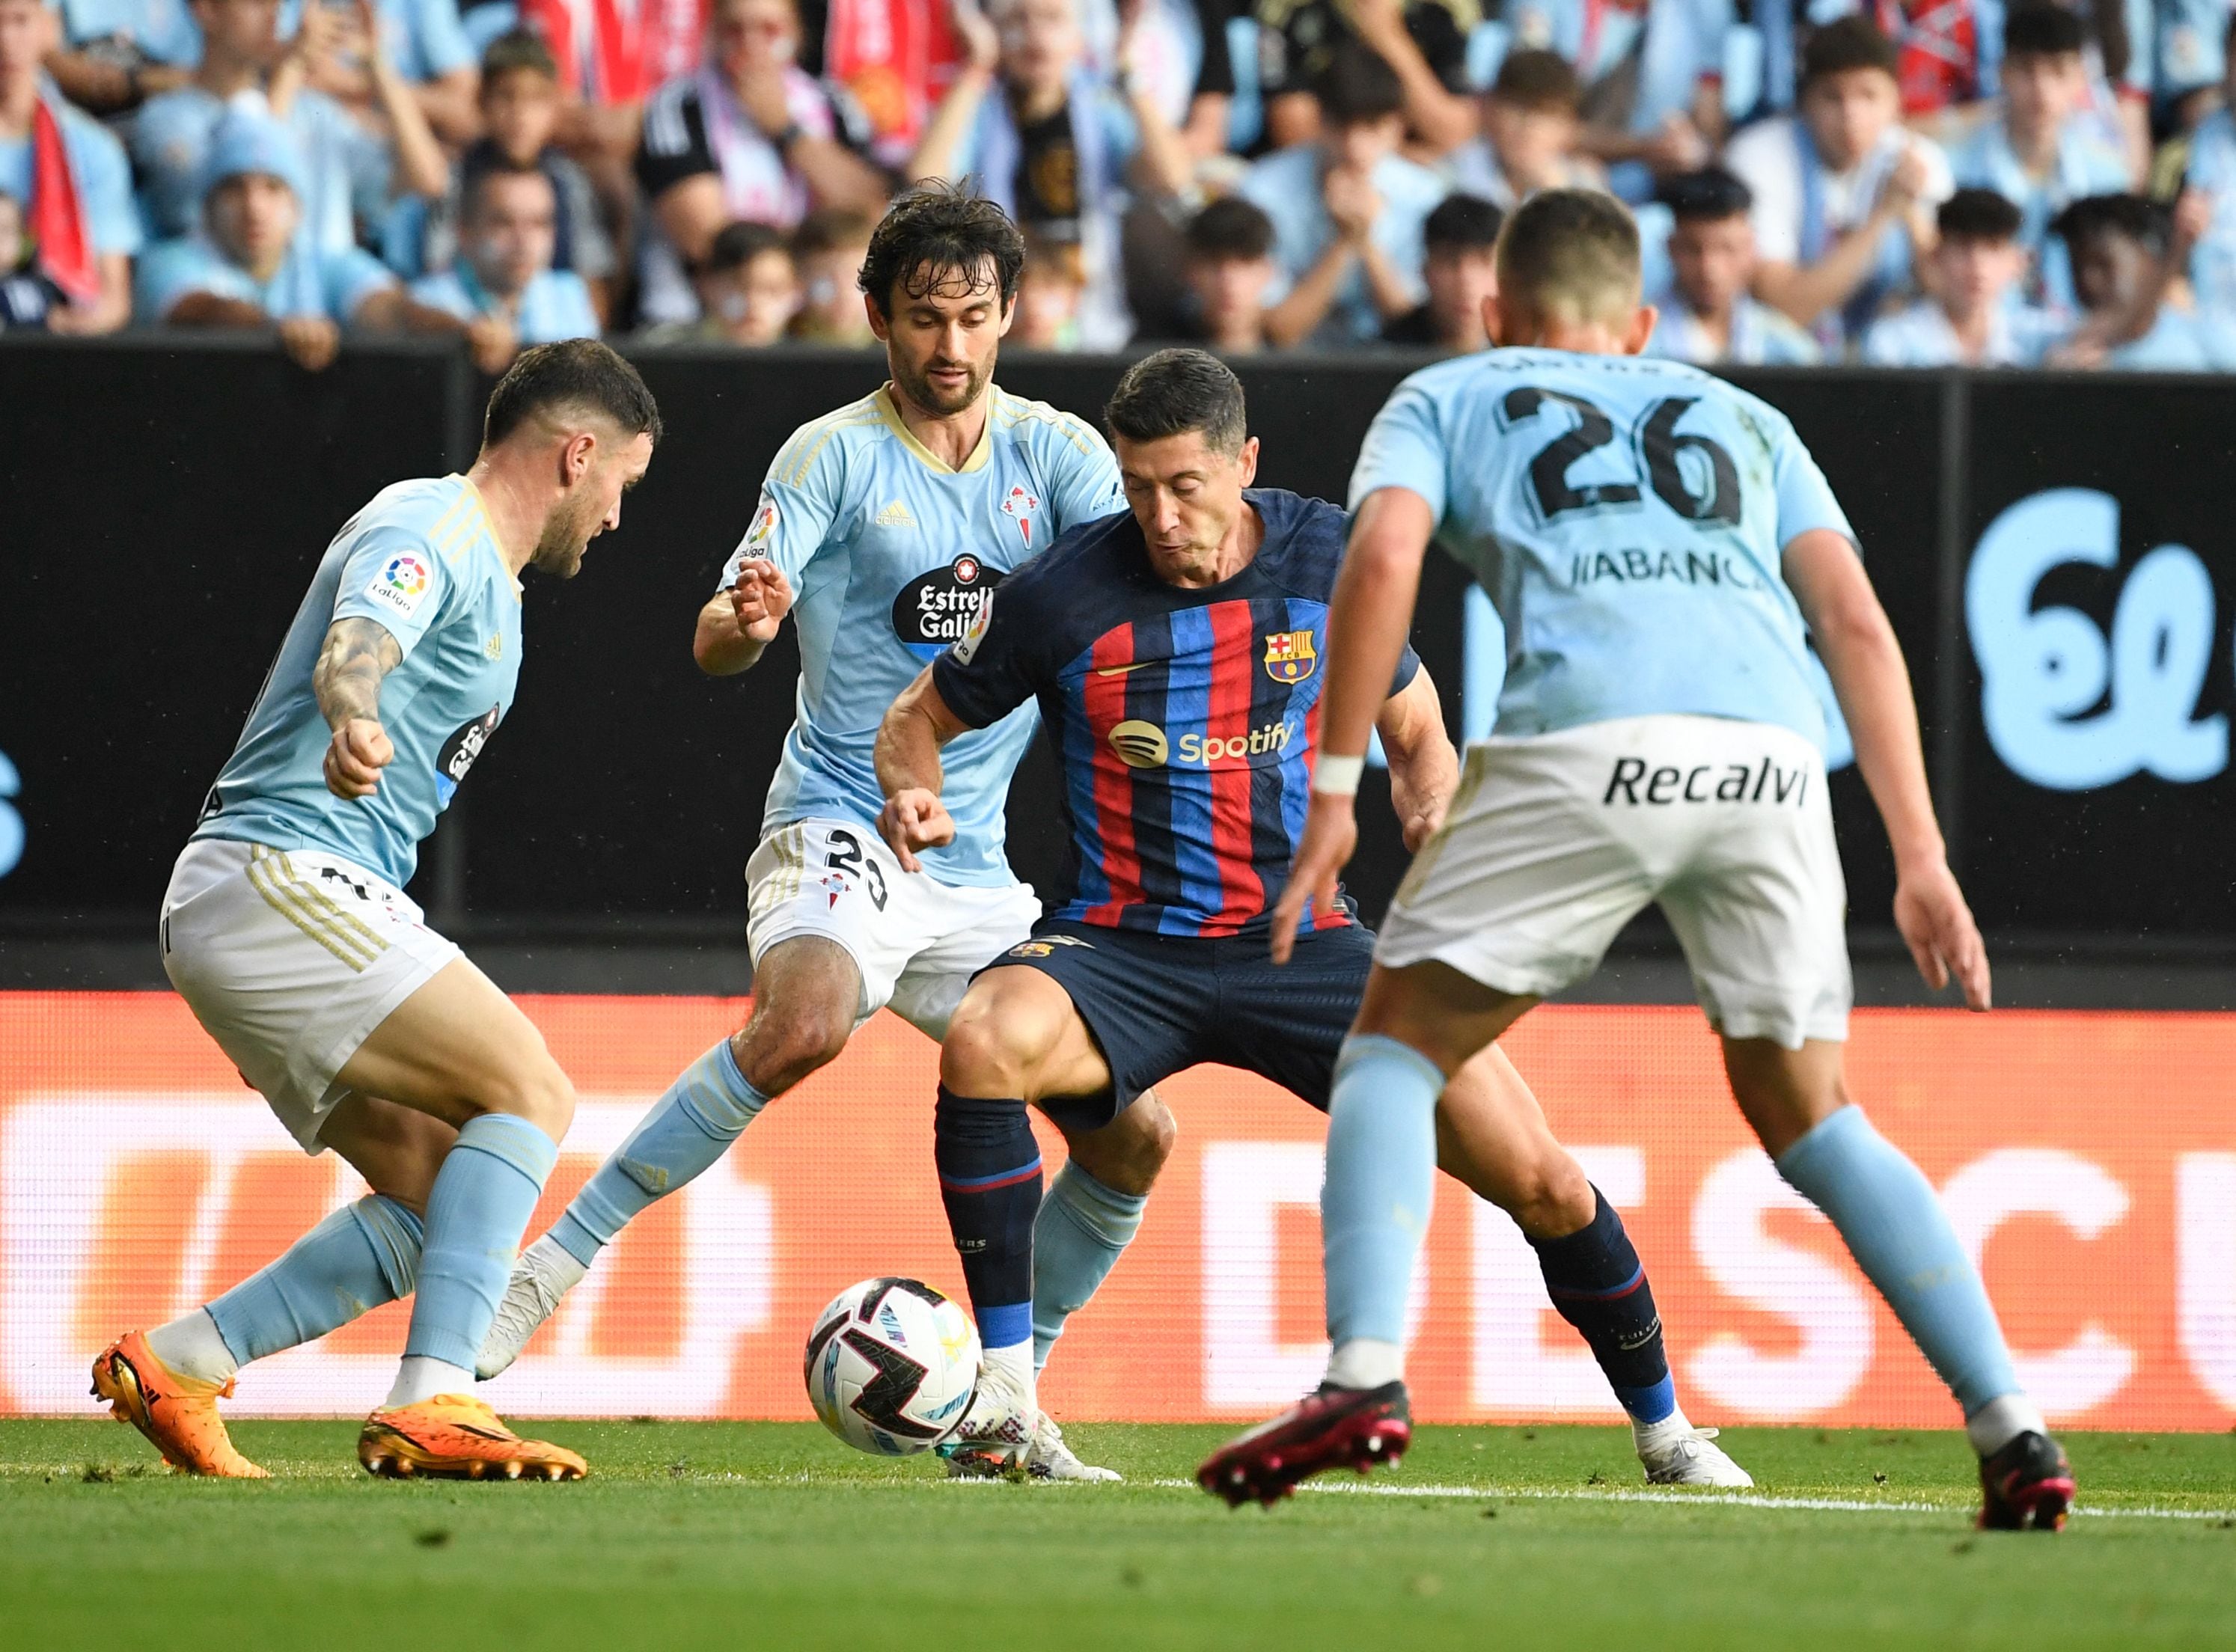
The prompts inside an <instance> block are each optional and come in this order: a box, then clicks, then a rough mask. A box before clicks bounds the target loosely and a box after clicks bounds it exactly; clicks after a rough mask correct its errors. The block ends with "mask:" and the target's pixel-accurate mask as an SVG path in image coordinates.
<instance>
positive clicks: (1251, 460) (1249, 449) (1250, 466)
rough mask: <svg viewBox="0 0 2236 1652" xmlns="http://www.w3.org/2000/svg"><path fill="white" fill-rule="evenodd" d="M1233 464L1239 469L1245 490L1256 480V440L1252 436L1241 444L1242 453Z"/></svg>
mask: <svg viewBox="0 0 2236 1652" xmlns="http://www.w3.org/2000/svg"><path fill="white" fill-rule="evenodd" d="M1235 462H1236V463H1237V464H1238V465H1240V467H1241V470H1242V485H1243V486H1244V487H1246V488H1247V487H1248V486H1249V485H1250V484H1251V483H1252V482H1255V481H1257V480H1258V438H1257V437H1256V436H1252V437H1251V438H1250V439H1249V440H1247V441H1246V442H1245V443H1243V444H1242V451H1241V452H1240V454H1239V455H1237V456H1236V461H1235Z"/></svg>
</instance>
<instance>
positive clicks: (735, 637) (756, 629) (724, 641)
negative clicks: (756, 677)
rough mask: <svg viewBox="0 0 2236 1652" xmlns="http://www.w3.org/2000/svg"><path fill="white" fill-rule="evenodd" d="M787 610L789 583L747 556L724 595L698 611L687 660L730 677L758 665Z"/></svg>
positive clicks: (789, 608) (774, 568) (781, 572)
mask: <svg viewBox="0 0 2236 1652" xmlns="http://www.w3.org/2000/svg"><path fill="white" fill-rule="evenodd" d="M791 612H792V581H791V580H787V579H786V578H785V577H784V570H783V569H782V568H780V567H777V565H776V564H775V563H773V562H772V561H769V560H768V559H767V558H766V557H765V556H754V557H748V558H747V559H746V561H744V562H742V563H741V564H740V565H739V567H738V577H737V579H736V580H734V581H733V583H732V585H731V587H730V588H729V589H728V590H727V591H720V592H717V593H715V595H714V600H713V601H711V602H709V603H708V604H707V606H705V607H703V608H701V609H700V610H699V626H698V629H697V630H696V631H695V632H694V633H693V635H692V639H691V657H692V658H693V659H695V660H697V661H698V662H699V669H700V671H702V672H706V673H707V676H709V677H734V676H735V675H737V673H738V672H741V671H750V670H752V669H753V667H754V666H755V665H759V664H760V658H761V652H762V651H763V650H764V649H766V647H767V646H769V644H770V643H771V642H773V641H774V640H775V639H776V633H778V632H779V630H781V629H782V628H783V626H784V617H785V615H786V614H788V613H791Z"/></svg>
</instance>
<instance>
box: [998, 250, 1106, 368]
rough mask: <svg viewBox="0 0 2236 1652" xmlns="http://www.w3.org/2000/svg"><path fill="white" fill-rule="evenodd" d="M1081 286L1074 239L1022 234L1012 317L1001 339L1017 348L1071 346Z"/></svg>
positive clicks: (1083, 282)
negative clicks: (1022, 264)
mask: <svg viewBox="0 0 2236 1652" xmlns="http://www.w3.org/2000/svg"><path fill="white" fill-rule="evenodd" d="M1086 286H1087V280H1086V275H1085V272H1083V271H1082V269H1081V268H1080V259H1079V244H1078V243H1077V242H1076V241H1050V240H1046V239H1042V237H1040V236H1038V235H1028V236H1027V237H1025V267H1024V271H1023V274H1021V275H1020V276H1019V277H1018V279H1017V316H1016V321H1015V322H1013V323H1012V324H1011V325H1010V327H1009V338H1008V341H1007V342H1008V343H1009V344H1015V345H1016V346H1017V347H1018V348H1019V349H1020V350H1077V349H1078V348H1079V307H1080V300H1081V298H1082V295H1083V294H1084V292H1085V291H1086Z"/></svg>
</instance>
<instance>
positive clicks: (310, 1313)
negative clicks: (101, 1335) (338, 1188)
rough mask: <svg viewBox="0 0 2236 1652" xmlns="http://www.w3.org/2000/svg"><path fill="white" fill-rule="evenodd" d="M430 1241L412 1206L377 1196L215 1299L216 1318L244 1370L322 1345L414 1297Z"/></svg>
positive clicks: (338, 1215) (330, 1220)
mask: <svg viewBox="0 0 2236 1652" xmlns="http://www.w3.org/2000/svg"><path fill="white" fill-rule="evenodd" d="M423 1239H424V1229H423V1227H422V1226H421V1223H420V1221H419V1218H418V1216H416V1215H414V1214H413V1213H412V1212H411V1210H410V1209H409V1208H407V1207H406V1206H404V1205H401V1204H398V1203H397V1202H396V1201H395V1200H393V1199H391V1198H389V1197H388V1196H386V1195H385V1194H379V1193H369V1194H367V1195H366V1196H365V1197H364V1198H362V1199H359V1200H358V1202H357V1203H355V1204H350V1205H345V1206H343V1207H342V1208H341V1209H340V1210H337V1211H335V1212H334V1213H333V1214H332V1216H328V1217H327V1218H326V1220H325V1221H324V1222H321V1223H319V1225H318V1226H317V1227H315V1228H313V1229H311V1230H310V1232H308V1233H306V1234H305V1235H304V1236H302V1237H301V1238H300V1239H298V1240H297V1241H296V1242H294V1243H293V1244H292V1245H290V1246H289V1247H288V1248H287V1252H286V1255H283V1256H281V1257H280V1258H279V1260H278V1261H276V1262H273V1263H271V1264H270V1265H269V1266H267V1267H265V1268H261V1269H258V1270H257V1271H256V1272H255V1273H253V1274H251V1275H249V1276H248V1277H247V1279H244V1280H242V1281H241V1282H240V1283H239V1284H238V1285H235V1286H234V1287H233V1288H232V1289H231V1290H229V1291H227V1292H226V1294H225V1295H222V1296H220V1297H219V1298H218V1299H217V1300H216V1301H214V1302H212V1303H211V1304H210V1305H209V1316H210V1319H211V1321H212V1322H213V1323H214V1324H215V1325H216V1327H217V1334H219V1335H220V1337H222V1338H224V1339H225V1346H226V1347H227V1349H228V1350H229V1351H230V1352H231V1353H232V1354H233V1358H234V1359H235V1360H238V1361H239V1362H240V1364H242V1365H247V1363H248V1362H249V1361H250V1360H261V1359H263V1358H265V1357H266V1355H268V1354H277V1353H279V1351H280V1350H281V1349H283V1348H292V1347H297V1346H299V1344H302V1343H305V1342H309V1341H314V1340H315V1339H317V1338H319V1337H322V1336H324V1335H325V1334H326V1333H327V1332H329V1331H331V1330H333V1329H334V1328H337V1327H339V1326H343V1325H347V1324H348V1323H349V1322H350V1321H352V1320H353V1319H355V1318H357V1317H358V1315H359V1314H365V1313H368V1312H370V1311H371V1310H372V1309H373V1308H378V1307H379V1306H380V1305H381V1304H382V1303H383V1302H392V1301H396V1299H397V1298H398V1297H399V1296H409V1295H411V1292H412V1290H413V1288H414V1287H415V1286H416V1285H417V1284H418V1275H419V1249H420V1245H421V1242H422V1241H423ZM158 1352H159V1353H160V1350H158Z"/></svg>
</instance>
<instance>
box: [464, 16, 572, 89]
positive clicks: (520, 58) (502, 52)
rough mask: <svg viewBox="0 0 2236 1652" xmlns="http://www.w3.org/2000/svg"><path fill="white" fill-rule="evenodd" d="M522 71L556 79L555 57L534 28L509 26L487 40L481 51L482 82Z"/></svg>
mask: <svg viewBox="0 0 2236 1652" xmlns="http://www.w3.org/2000/svg"><path fill="white" fill-rule="evenodd" d="M522 70H527V71H529V72H530V73H533V74H537V75H543V78H544V79H546V80H548V81H556V80H557V79H558V78H559V60H558V59H557V58H556V57H554V56H552V55H551V46H550V43H549V42H548V41H546V40H545V39H544V38H543V36H542V35H541V34H539V33H538V32H537V31H536V30H535V29H507V30H506V31H505V32H504V33H503V34H501V35H499V36H497V38H496V39H495V40H492V41H491V42H490V43H489V49H488V50H486V51H484V52H483V54H482V84H483V86H484V87H486V86H488V85H489V83H490V82H491V81H493V80H495V79H496V78H497V76H498V75H511V74H516V73H518V72H520V71H522Z"/></svg>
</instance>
